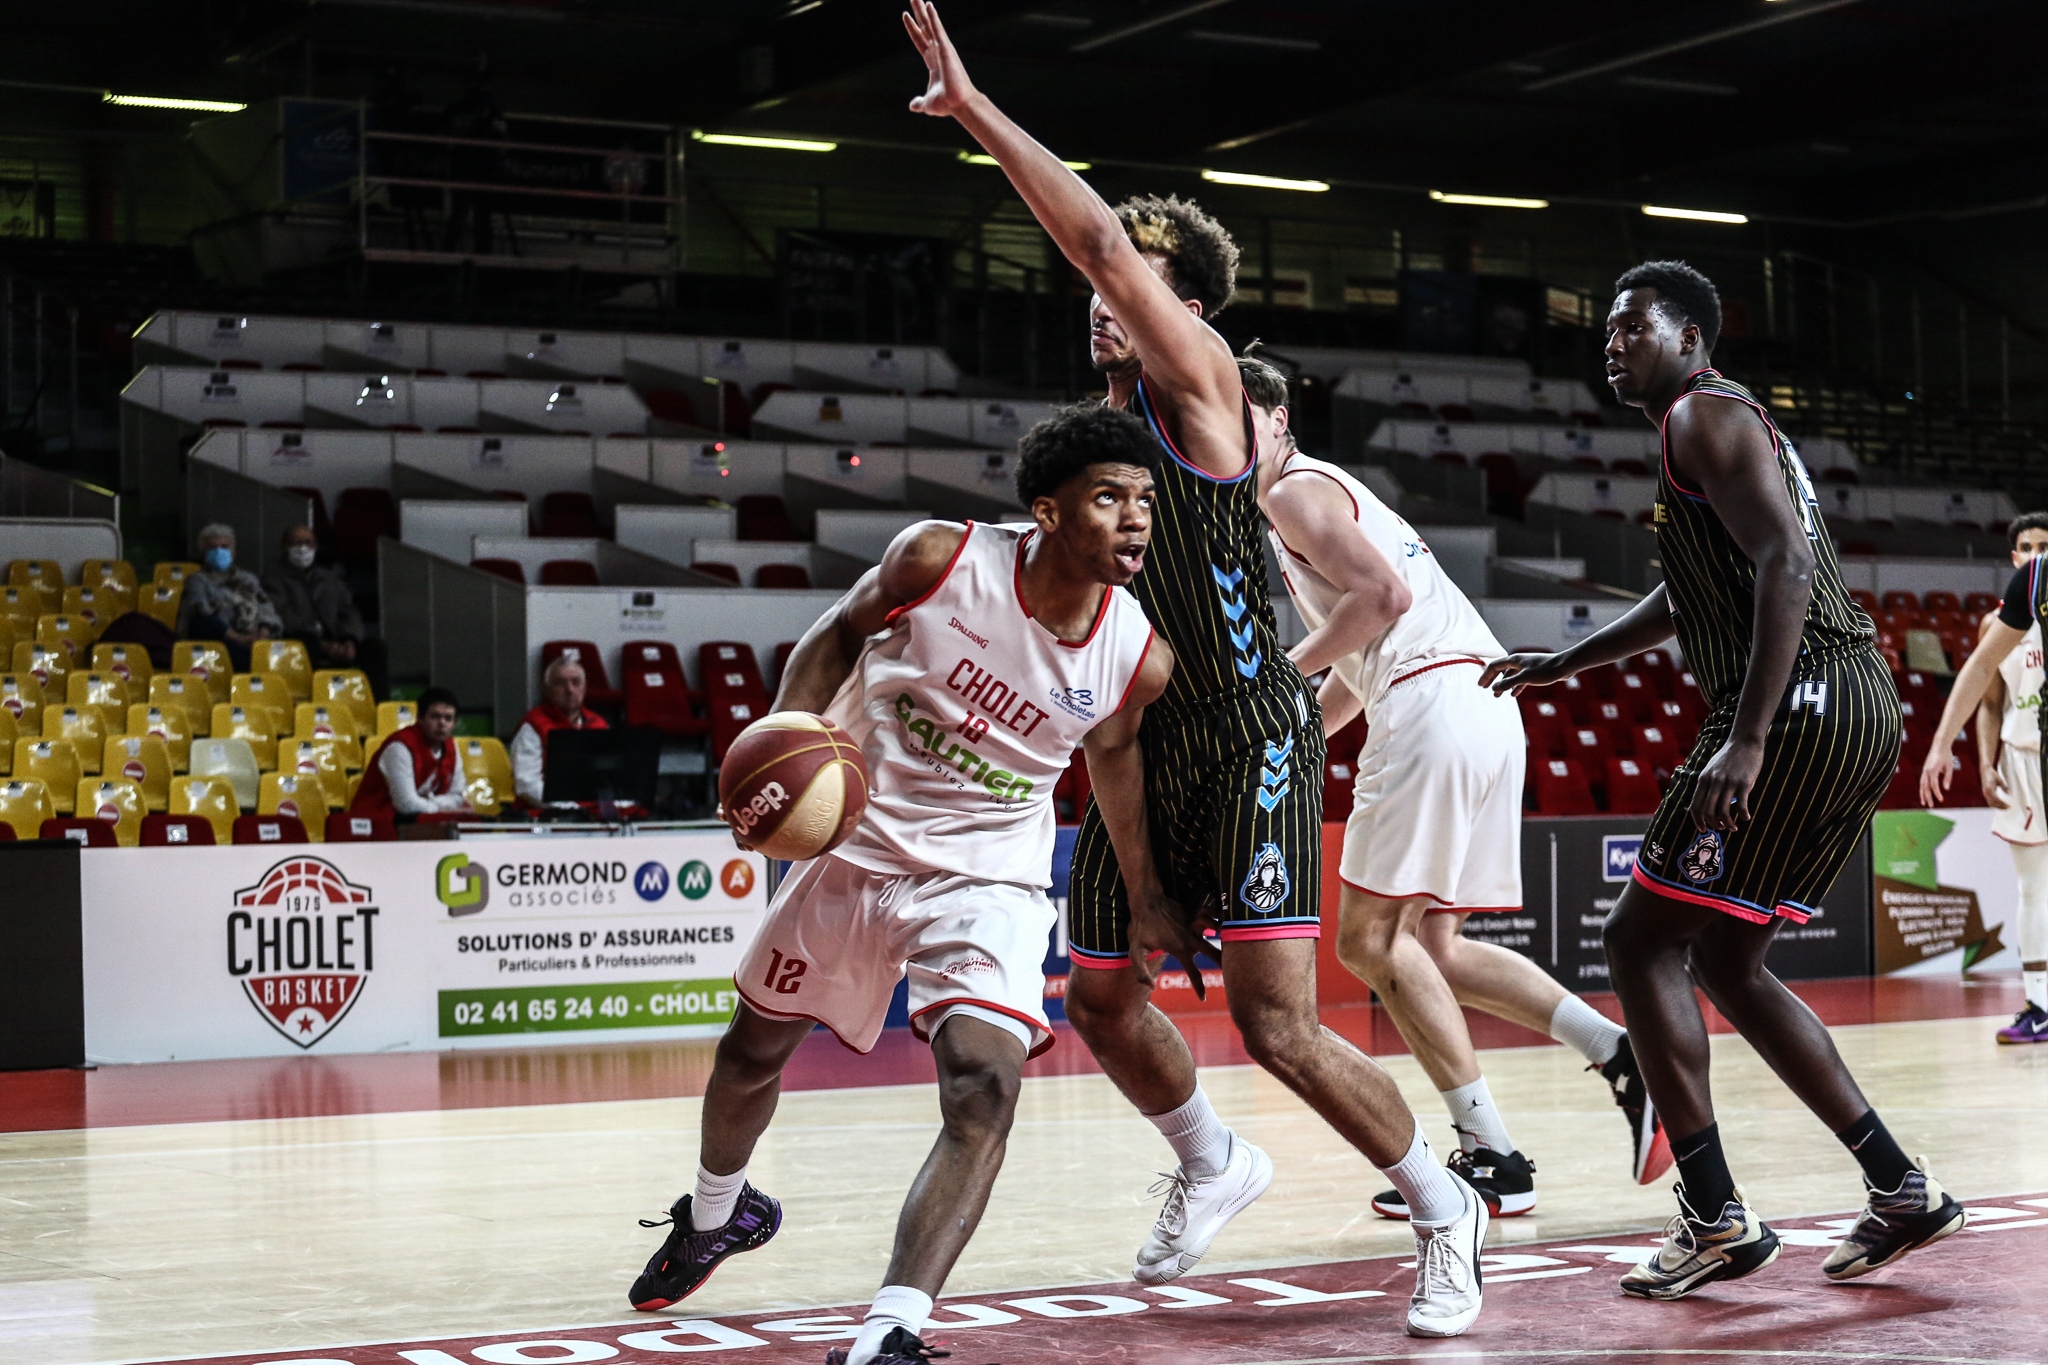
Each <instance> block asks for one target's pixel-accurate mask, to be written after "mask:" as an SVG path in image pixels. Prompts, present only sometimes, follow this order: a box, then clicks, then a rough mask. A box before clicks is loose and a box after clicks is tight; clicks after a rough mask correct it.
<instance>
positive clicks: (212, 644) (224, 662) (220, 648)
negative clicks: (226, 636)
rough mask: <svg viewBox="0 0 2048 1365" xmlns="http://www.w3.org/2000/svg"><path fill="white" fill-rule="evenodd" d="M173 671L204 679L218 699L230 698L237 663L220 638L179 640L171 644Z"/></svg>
mask: <svg viewBox="0 0 2048 1365" xmlns="http://www.w3.org/2000/svg"><path fill="white" fill-rule="evenodd" d="M171 671H172V672H173V673H183V674H185V675H187V676H189V677H194V678H197V679H199V681H201V682H203V683H205V684H206V690H207V691H209V692H211V693H213V700H214V701H216V702H223V701H226V700H227V699H228V689H229V688H230V687H232V686H234V681H235V665H234V663H233V662H232V661H230V660H229V658H228V647H227V646H226V645H224V644H222V643H221V642H220V641H218V640H180V641H178V643H176V644H174V645H172V646H171Z"/></svg>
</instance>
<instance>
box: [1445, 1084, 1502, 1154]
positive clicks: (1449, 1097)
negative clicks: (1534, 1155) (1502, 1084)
mask: <svg viewBox="0 0 2048 1365" xmlns="http://www.w3.org/2000/svg"><path fill="white" fill-rule="evenodd" d="M1436 1093H1437V1094H1438V1095H1440V1096H1442V1097H1443V1102H1444V1108H1446V1109H1448V1110H1450V1111H1451V1127H1453V1128H1455V1129H1457V1130H1458V1145H1459V1146H1460V1147H1462V1148H1464V1149H1465V1150H1466V1151H1468V1152H1473V1151H1477V1150H1478V1149H1479V1148H1481V1147H1484V1148H1486V1149H1487V1150H1488V1151H1491V1152H1499V1153H1501V1154H1503V1155H1505V1154H1507V1153H1509V1152H1512V1151H1514V1150H1515V1140H1514V1139H1513V1138H1511V1137H1509V1136H1508V1126H1507V1123H1506V1121H1505V1120H1503V1119H1502V1118H1501V1116H1500V1109H1499V1107H1498V1106H1497V1105H1495V1104H1494V1102H1493V1092H1492V1091H1491V1090H1488V1089H1487V1088H1486V1077H1484V1076H1481V1077H1480V1078H1479V1079H1478V1080H1476V1081H1474V1082H1472V1084H1470V1085H1461V1086H1459V1087H1458V1088H1457V1089H1456V1090H1439V1091H1437V1092H1436Z"/></svg>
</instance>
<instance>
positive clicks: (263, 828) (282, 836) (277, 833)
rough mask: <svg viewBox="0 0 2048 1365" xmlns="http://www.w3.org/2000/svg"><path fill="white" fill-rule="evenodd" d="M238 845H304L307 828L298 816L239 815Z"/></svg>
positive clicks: (236, 826)
mask: <svg viewBox="0 0 2048 1365" xmlns="http://www.w3.org/2000/svg"><path fill="white" fill-rule="evenodd" d="M235 842H236V843H238V844H303V843H305V842H306V827H305V826H304V825H303V824H301V823H299V817H298V816H296V815H238V816H236V817H235Z"/></svg>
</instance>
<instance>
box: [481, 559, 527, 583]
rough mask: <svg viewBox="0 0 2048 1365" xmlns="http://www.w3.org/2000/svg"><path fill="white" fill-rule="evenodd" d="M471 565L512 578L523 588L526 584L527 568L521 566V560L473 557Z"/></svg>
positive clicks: (486, 571) (499, 575) (502, 576)
mask: <svg viewBox="0 0 2048 1365" xmlns="http://www.w3.org/2000/svg"><path fill="white" fill-rule="evenodd" d="M469 567H470V568H472V569H482V570H483V571H484V572H485V573H494V574H496V575H497V576H498V577H500V578H505V579H510V580H511V581H512V582H514V583H517V584H518V585H519V586H520V587H522V588H523V587H525V586H526V570H524V569H522V568H520V567H519V561H518V560H516V559H472V560H470V561H469Z"/></svg>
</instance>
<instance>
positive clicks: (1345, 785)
mask: <svg viewBox="0 0 2048 1365" xmlns="http://www.w3.org/2000/svg"><path fill="white" fill-rule="evenodd" d="M1357 778H1358V766H1357V761H1356V760H1355V759H1352V758H1328V759H1325V760H1324V761H1323V823H1324V824H1326V825H1341V824H1343V823H1344V822H1345V821H1346V820H1348V819H1350V818H1351V798H1352V792H1353V786H1352V784H1353V783H1354V782H1356V781H1357Z"/></svg>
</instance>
